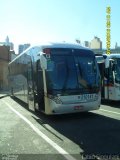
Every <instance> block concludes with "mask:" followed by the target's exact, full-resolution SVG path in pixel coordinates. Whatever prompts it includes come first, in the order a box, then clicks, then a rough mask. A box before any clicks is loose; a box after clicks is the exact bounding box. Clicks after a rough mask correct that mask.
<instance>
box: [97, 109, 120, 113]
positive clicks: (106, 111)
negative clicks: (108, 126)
mask: <svg viewBox="0 0 120 160" xmlns="http://www.w3.org/2000/svg"><path fill="white" fill-rule="evenodd" d="M99 110H100V111H105V112H109V113H114V114H120V113H118V112H113V111H108V110H105V109H99Z"/></svg>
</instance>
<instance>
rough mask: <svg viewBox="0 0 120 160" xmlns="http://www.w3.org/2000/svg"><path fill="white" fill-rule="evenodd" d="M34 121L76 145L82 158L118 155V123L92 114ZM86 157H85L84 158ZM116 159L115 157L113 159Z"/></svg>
mask: <svg viewBox="0 0 120 160" xmlns="http://www.w3.org/2000/svg"><path fill="white" fill-rule="evenodd" d="M39 117H40V118H39V119H36V121H37V122H38V123H39V124H40V125H42V126H45V125H44V124H48V125H50V126H51V127H52V128H54V129H55V130H56V131H57V132H59V133H60V134H62V135H64V136H65V137H67V138H69V139H70V140H71V141H73V142H74V143H76V144H78V145H79V146H80V148H81V149H82V150H83V152H82V153H80V154H81V155H82V156H83V157H87V156H88V155H89V156H90V155H92V156H93V157H94V159H95V157H96V155H98V157H99V156H100V155H105V156H106V155H107V156H108V155H115V156H116V155H119V154H120V122H119V120H115V119H112V118H108V117H105V116H102V115H98V114H95V113H92V112H89V113H79V114H69V115H59V116H51V117H46V116H45V115H43V114H40V115H39ZM86 155H87V156H86ZM85 159H89V158H85ZM115 159H116V157H115Z"/></svg>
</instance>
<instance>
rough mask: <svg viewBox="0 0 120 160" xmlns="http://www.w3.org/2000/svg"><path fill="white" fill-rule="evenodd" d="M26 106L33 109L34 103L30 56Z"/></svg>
mask: <svg viewBox="0 0 120 160" xmlns="http://www.w3.org/2000/svg"><path fill="white" fill-rule="evenodd" d="M27 82H28V107H29V109H30V110H32V111H35V103H34V83H33V66H32V61H31V58H30V60H29V61H28V78H27Z"/></svg>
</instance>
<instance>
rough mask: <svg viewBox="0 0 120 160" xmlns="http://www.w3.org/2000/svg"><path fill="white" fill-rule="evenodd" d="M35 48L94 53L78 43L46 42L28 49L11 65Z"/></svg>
mask: <svg viewBox="0 0 120 160" xmlns="http://www.w3.org/2000/svg"><path fill="white" fill-rule="evenodd" d="M34 47H40V48H41V49H44V48H71V49H84V50H88V51H89V50H90V51H92V50H91V49H90V48H87V47H83V46H81V45H80V44H78V43H67V42H61V43H59V42H44V43H40V44H37V45H32V46H30V47H29V48H27V49H26V50H25V51H23V52H22V53H21V54H19V55H18V56H17V57H16V58H15V59H13V60H12V61H11V62H10V63H9V64H11V63H12V62H14V61H15V60H16V59H18V58H19V57H21V56H22V55H23V54H24V53H25V52H26V51H27V50H29V49H31V48H34Z"/></svg>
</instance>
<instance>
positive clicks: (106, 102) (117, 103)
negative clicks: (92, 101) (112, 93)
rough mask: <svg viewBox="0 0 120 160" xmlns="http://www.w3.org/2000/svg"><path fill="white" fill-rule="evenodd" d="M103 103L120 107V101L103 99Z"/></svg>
mask: <svg viewBox="0 0 120 160" xmlns="http://www.w3.org/2000/svg"><path fill="white" fill-rule="evenodd" d="M102 104H103V105H106V106H108V107H109V106H110V107H114V108H120V101H110V100H109V101H107V100H104V101H103V100H102Z"/></svg>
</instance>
